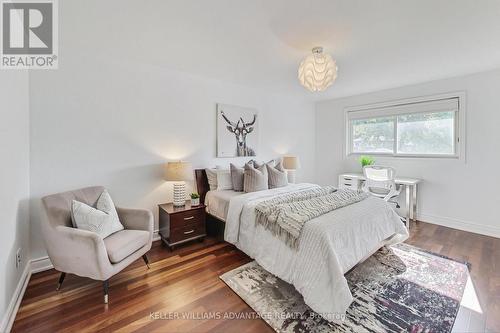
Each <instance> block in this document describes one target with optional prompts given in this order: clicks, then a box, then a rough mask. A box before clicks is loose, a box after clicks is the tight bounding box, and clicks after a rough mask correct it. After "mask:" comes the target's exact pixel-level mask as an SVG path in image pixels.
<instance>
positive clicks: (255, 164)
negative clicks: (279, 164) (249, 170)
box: [250, 160, 274, 169]
mask: <svg viewBox="0 0 500 333" xmlns="http://www.w3.org/2000/svg"><path fill="white" fill-rule="evenodd" d="M250 162H253V165H254V167H256V168H257V169H258V168H260V167H261V166H264V165H266V164H271V165H273V166H274V160H270V161H269V162H258V161H255V160H252V161H250Z"/></svg>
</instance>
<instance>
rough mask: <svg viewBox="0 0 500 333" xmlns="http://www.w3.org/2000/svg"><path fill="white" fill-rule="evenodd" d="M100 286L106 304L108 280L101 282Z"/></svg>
mask: <svg viewBox="0 0 500 333" xmlns="http://www.w3.org/2000/svg"><path fill="white" fill-rule="evenodd" d="M102 288H103V291H104V304H108V290H109V280H106V281H103V282H102Z"/></svg>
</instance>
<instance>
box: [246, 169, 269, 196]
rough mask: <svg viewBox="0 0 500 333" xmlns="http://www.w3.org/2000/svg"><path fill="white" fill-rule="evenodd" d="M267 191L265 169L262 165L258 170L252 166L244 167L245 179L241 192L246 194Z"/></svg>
mask: <svg viewBox="0 0 500 333" xmlns="http://www.w3.org/2000/svg"><path fill="white" fill-rule="evenodd" d="M267 189H268V180H267V167H266V166H265V165H263V166H261V167H260V168H255V167H254V166H253V165H249V164H247V165H245V179H244V182H243V190H244V191H245V192H247V193H248V192H257V191H262V190H267Z"/></svg>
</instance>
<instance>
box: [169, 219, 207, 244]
mask: <svg viewBox="0 0 500 333" xmlns="http://www.w3.org/2000/svg"><path fill="white" fill-rule="evenodd" d="M205 234H206V231H205V224H204V223H197V224H189V225H185V226H183V227H181V228H176V229H172V230H171V232H170V237H169V241H170V243H176V242H180V241H183V240H186V239H189V238H193V237H197V236H201V235H205Z"/></svg>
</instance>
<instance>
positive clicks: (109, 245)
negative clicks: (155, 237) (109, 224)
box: [104, 230, 149, 264]
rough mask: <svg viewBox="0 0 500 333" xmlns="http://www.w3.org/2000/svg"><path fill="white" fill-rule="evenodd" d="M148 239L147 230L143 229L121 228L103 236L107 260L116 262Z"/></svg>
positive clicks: (141, 245) (144, 243) (137, 248)
mask: <svg viewBox="0 0 500 333" xmlns="http://www.w3.org/2000/svg"><path fill="white" fill-rule="evenodd" d="M148 241H149V232H147V231H144V230H122V231H118V232H115V233H114V234H112V235H110V236H108V237H106V238H104V246H105V247H106V251H107V252H108V257H109V261H111V263H113V264H117V263H119V262H120V261H122V260H123V259H125V258H126V257H128V256H129V255H131V254H132V253H134V252H135V251H137V250H139V249H140V248H141V247H143V246H144V245H146V244H147V243H148Z"/></svg>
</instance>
